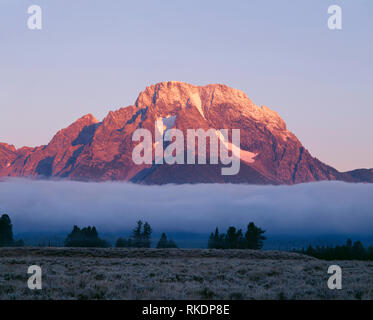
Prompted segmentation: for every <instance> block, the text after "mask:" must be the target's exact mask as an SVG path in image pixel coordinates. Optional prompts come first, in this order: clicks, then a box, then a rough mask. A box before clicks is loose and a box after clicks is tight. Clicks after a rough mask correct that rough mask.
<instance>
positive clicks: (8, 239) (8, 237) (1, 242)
mask: <svg viewBox="0 0 373 320" xmlns="http://www.w3.org/2000/svg"><path fill="white" fill-rule="evenodd" d="M13 242H14V239H13V226H12V222H11V220H10V218H9V216H8V215H7V214H3V215H2V216H1V218H0V247H6V246H12V245H13Z"/></svg>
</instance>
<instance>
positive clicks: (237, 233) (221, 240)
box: [208, 222, 266, 250]
mask: <svg viewBox="0 0 373 320" xmlns="http://www.w3.org/2000/svg"><path fill="white" fill-rule="evenodd" d="M264 233H265V231H264V230H262V229H260V228H258V227H257V226H256V225H255V224H254V222H250V223H249V224H248V226H247V229H246V232H245V234H243V232H242V229H238V230H237V229H236V228H235V227H229V228H228V230H227V233H221V234H220V233H219V229H218V228H216V229H215V232H214V233H211V235H210V238H209V240H208V248H209V249H253V250H259V249H261V248H262V247H263V241H264V240H266V237H265V236H263V234H264Z"/></svg>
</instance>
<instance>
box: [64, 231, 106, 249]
mask: <svg viewBox="0 0 373 320" xmlns="http://www.w3.org/2000/svg"><path fill="white" fill-rule="evenodd" d="M109 246H110V245H109V244H108V243H107V242H106V241H105V240H103V239H101V238H100V237H99V236H98V232H97V230H96V227H94V226H93V227H90V226H88V227H86V228H82V229H80V228H79V227H78V226H74V228H73V230H72V231H71V232H70V233H69V234H68V235H67V237H66V240H65V247H88V248H106V247H109Z"/></svg>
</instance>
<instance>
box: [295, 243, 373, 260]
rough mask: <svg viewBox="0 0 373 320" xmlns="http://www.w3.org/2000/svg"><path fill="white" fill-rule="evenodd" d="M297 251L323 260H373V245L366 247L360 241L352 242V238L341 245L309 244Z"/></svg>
mask: <svg viewBox="0 0 373 320" xmlns="http://www.w3.org/2000/svg"><path fill="white" fill-rule="evenodd" d="M297 252H300V253H303V254H306V255H308V256H311V257H315V258H317V259H322V260H373V247H372V246H369V247H367V248H364V246H363V244H362V243H361V242H360V241H355V242H354V243H352V241H351V239H347V241H346V244H345V245H341V246H335V247H331V246H321V247H320V246H316V247H315V248H313V247H312V246H309V247H308V248H307V249H304V248H303V249H302V250H301V251H297Z"/></svg>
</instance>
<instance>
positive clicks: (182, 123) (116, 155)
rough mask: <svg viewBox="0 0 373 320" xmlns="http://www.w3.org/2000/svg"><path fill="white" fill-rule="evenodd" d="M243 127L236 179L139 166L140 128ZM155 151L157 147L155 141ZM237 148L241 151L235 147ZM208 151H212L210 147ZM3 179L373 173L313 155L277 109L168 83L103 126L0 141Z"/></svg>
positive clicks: (257, 180)
mask: <svg viewBox="0 0 373 320" xmlns="http://www.w3.org/2000/svg"><path fill="white" fill-rule="evenodd" d="M159 119H163V120H162V121H164V124H165V127H166V129H169V128H177V129H179V130H181V131H182V132H183V133H184V136H185V137H186V135H187V130H188V129H196V130H197V129H204V130H208V129H216V130H220V129H228V130H232V129H239V130H240V145H239V146H233V148H235V150H238V149H239V151H240V154H241V165H240V171H239V173H238V174H237V175H232V176H223V175H221V167H222V165H221V164H218V165H211V164H206V165H201V164H195V165H187V164H185V165H181V164H175V165H167V164H161V165H154V164H153V165H149V164H148V165H147V164H143V165H136V164H135V163H134V162H133V160H132V151H133V148H134V147H135V145H136V144H137V143H138V142H133V141H132V134H133V132H134V131H135V130H136V129H138V128H144V129H148V130H149V131H150V132H155V130H156V128H155V125H156V121H157V120H159ZM153 148H154V144H153ZM237 148H238V149H237ZM207 151H209V150H207ZM0 176H27V177H48V178H67V179H73V180H85V181H106V180H123V181H133V182H138V183H148V184H165V183H200V182H208V183H225V182H230V183H253V184H295V183H301V182H310V181H319V180H345V181H351V182H354V181H355V182H358V181H365V182H369V181H370V182H371V181H373V172H372V171H371V170H367V171H364V172H355V173H354V174H352V173H340V172H338V171H337V170H335V169H334V168H332V167H330V166H327V165H325V164H324V163H322V162H321V161H319V160H318V159H316V158H314V157H312V156H311V155H310V153H309V152H308V151H307V149H306V148H305V147H304V146H302V144H301V142H300V141H299V140H298V139H297V137H296V136H295V135H294V134H293V133H291V132H290V131H288V130H287V128H286V124H285V122H284V121H283V120H282V119H281V117H280V116H279V115H278V114H277V113H276V112H275V111H273V110H271V109H269V108H267V107H265V106H261V107H259V106H257V105H255V104H254V103H253V102H252V101H251V100H250V99H249V98H248V97H247V95H246V94H245V93H243V92H242V91H240V90H237V89H233V88H230V87H228V86H226V85H221V84H211V85H207V86H194V85H191V84H187V83H183V82H178V81H169V82H161V83H157V84H155V85H151V86H149V87H147V88H146V89H145V90H144V91H143V92H141V93H140V94H139V96H138V98H137V100H136V102H135V104H134V105H131V106H128V107H124V108H121V109H119V110H117V111H111V112H109V114H108V115H107V116H106V117H105V118H104V120H103V121H102V122H99V121H98V120H96V119H95V118H94V117H93V116H92V115H90V114H88V115H85V116H83V117H82V118H80V119H78V120H77V121H76V122H74V123H73V124H71V125H70V126H69V127H67V128H65V129H62V130H60V131H59V132H58V133H57V134H56V135H55V136H54V137H53V138H52V140H51V141H50V143H49V144H48V145H45V146H40V147H36V148H27V147H24V148H21V149H18V150H16V149H15V148H14V147H13V146H10V145H8V144H4V143H1V144H0Z"/></svg>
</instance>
